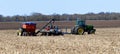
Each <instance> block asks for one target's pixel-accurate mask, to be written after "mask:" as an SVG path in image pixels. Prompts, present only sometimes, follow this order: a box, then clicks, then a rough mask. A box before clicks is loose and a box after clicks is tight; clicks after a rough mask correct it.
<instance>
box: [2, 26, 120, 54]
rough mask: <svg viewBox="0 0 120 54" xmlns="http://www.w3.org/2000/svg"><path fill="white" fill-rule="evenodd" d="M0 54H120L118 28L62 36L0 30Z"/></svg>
mask: <svg viewBox="0 0 120 54" xmlns="http://www.w3.org/2000/svg"><path fill="white" fill-rule="evenodd" d="M0 54H120V28H97V32H96V34H91V35H88V34H85V35H71V34H65V35H64V36H39V34H38V36H17V35H16V30H0Z"/></svg>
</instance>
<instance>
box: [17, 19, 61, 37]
mask: <svg viewBox="0 0 120 54" xmlns="http://www.w3.org/2000/svg"><path fill="white" fill-rule="evenodd" d="M54 22H55V19H51V20H50V21H49V22H48V23H47V24H45V25H44V26H43V27H42V28H41V29H40V30H38V31H37V32H35V31H36V23H34V22H24V23H22V26H21V28H20V29H19V30H18V32H17V35H19V36H36V35H37V34H38V33H41V35H45V36H47V35H48V36H51V35H63V32H62V30H60V29H59V28H58V26H54V25H53V24H54Z"/></svg>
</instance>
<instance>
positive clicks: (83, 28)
mask: <svg viewBox="0 0 120 54" xmlns="http://www.w3.org/2000/svg"><path fill="white" fill-rule="evenodd" d="M95 31H96V29H94V26H93V25H86V23H85V21H84V20H77V21H76V25H75V26H74V27H73V28H72V29H71V33H72V34H77V35H83V34H84V33H85V32H87V33H88V34H95Z"/></svg>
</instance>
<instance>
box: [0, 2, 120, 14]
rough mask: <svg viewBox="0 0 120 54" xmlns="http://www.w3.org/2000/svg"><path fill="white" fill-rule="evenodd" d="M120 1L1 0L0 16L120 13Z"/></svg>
mask: <svg viewBox="0 0 120 54" xmlns="http://www.w3.org/2000/svg"><path fill="white" fill-rule="evenodd" d="M119 5H120V0H1V1H0V15H4V16H13V15H30V14H32V13H35V12H37V13H42V14H46V15H50V14H54V13H56V14H86V13H91V12H93V13H99V12H118V13H119V12H120V6H119Z"/></svg>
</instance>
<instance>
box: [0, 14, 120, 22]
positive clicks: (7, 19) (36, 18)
mask: <svg viewBox="0 0 120 54" xmlns="http://www.w3.org/2000/svg"><path fill="white" fill-rule="evenodd" d="M52 18H54V19H56V20H57V21H74V20H77V19H81V20H120V13H115V12H112V13H110V12H100V13H97V14H95V13H87V14H61V15H60V14H51V15H45V14H41V13H32V14H31V15H29V16H26V15H24V16H21V15H14V16H3V15H0V22H14V21H15V22H25V21H48V20H50V19H52Z"/></svg>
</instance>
